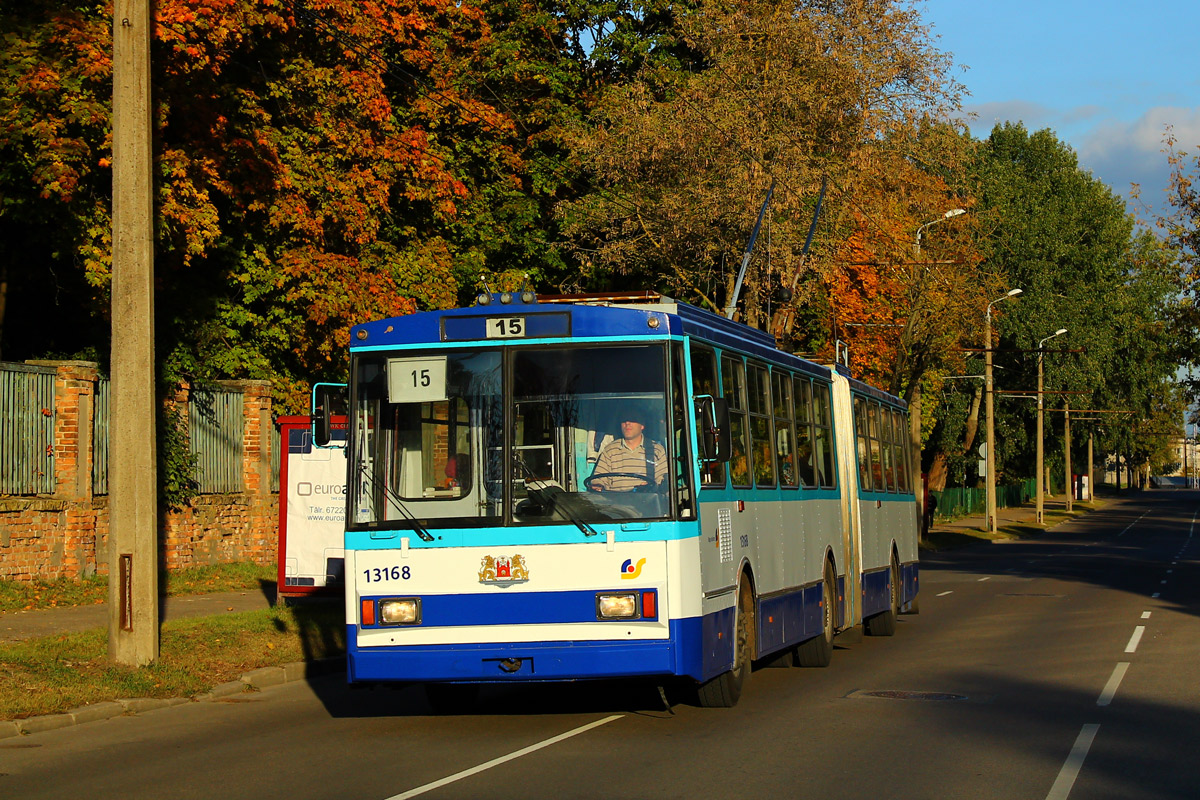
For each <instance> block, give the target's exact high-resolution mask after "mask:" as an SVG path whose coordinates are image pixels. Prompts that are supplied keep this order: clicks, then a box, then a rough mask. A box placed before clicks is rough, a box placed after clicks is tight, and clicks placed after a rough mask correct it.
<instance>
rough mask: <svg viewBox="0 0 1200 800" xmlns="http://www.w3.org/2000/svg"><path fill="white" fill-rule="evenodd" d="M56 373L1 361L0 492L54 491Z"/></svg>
mask: <svg viewBox="0 0 1200 800" xmlns="http://www.w3.org/2000/svg"><path fill="white" fill-rule="evenodd" d="M55 372H56V370H55V369H54V368H53V367H32V366H29V365H27V364H16V363H12V362H4V363H0V494H15V495H33V494H53V493H54V489H55V486H54V480H55V477H54V376H55Z"/></svg>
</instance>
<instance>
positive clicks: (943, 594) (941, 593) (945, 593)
mask: <svg viewBox="0 0 1200 800" xmlns="http://www.w3.org/2000/svg"><path fill="white" fill-rule="evenodd" d="M948 594H954V591H953V590H950V591H948V592H939V593H938V595H937V596H938V597H945V596H946V595H948Z"/></svg>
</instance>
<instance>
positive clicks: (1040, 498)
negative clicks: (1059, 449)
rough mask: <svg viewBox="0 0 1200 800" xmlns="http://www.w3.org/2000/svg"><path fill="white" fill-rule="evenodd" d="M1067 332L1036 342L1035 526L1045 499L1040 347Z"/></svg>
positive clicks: (1041, 354) (1061, 330)
mask: <svg viewBox="0 0 1200 800" xmlns="http://www.w3.org/2000/svg"><path fill="white" fill-rule="evenodd" d="M1066 332H1067V329H1066V328H1059V329H1058V330H1057V331H1055V332H1054V333H1052V334H1050V335H1049V336H1047V337H1046V338H1045V339H1042V340H1041V341H1040V342H1038V346H1037V349H1038V383H1037V387H1038V388H1037V524H1038V525H1041V524H1042V523H1043V522H1044V521H1045V520H1044V518H1043V514H1042V508H1043V505H1044V502H1045V501H1044V497H1045V486H1044V484H1045V477H1046V476H1045V475H1044V474H1043V473H1044V469H1043V467H1042V356H1043V355H1044V353H1042V345H1044V344H1045V343H1046V342H1048V341H1050V340H1051V339H1053V338H1054V337H1055V336H1062V335H1063V334H1064V333H1066Z"/></svg>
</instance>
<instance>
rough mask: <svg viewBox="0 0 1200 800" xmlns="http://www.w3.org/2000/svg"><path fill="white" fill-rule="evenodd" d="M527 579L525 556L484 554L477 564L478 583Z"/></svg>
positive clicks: (504, 582) (520, 581) (502, 582)
mask: <svg viewBox="0 0 1200 800" xmlns="http://www.w3.org/2000/svg"><path fill="white" fill-rule="evenodd" d="M527 580H529V567H528V566H526V564H525V556H522V555H514V556H512V557H509V556H484V557H483V561H482V562H480V564H479V582H480V583H499V584H509V583H524V582H525V581H527Z"/></svg>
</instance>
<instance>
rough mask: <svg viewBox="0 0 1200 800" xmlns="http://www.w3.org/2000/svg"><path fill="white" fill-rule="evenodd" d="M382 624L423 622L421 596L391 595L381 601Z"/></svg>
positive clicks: (380, 618)
mask: <svg viewBox="0 0 1200 800" xmlns="http://www.w3.org/2000/svg"><path fill="white" fill-rule="evenodd" d="M379 622H380V624H382V625H418V624H420V622H421V598H419V597H390V598H388V599H387V600H380V601H379Z"/></svg>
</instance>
